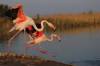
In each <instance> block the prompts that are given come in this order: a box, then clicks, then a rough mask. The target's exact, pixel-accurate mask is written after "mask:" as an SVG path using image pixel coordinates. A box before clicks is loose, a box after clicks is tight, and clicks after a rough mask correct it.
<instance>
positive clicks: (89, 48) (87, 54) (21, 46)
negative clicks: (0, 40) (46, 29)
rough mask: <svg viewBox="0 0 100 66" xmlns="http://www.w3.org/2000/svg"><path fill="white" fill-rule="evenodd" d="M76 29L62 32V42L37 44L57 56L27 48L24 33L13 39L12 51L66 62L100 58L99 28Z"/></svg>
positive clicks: (3, 47) (2, 47)
mask: <svg viewBox="0 0 100 66" xmlns="http://www.w3.org/2000/svg"><path fill="white" fill-rule="evenodd" d="M75 31H76V32H75ZM75 31H73V32H71V31H70V32H65V33H61V37H62V41H61V42H58V41H54V42H43V43H42V44H41V45H37V46H35V47H37V48H40V47H41V48H42V49H43V50H47V51H49V52H51V53H52V54H54V55H56V57H51V56H48V55H45V54H41V53H40V52H39V51H37V50H33V49H31V48H29V49H27V50H26V49H25V45H26V42H27V41H28V38H27V36H25V34H23V33H22V34H21V35H20V36H18V37H17V38H16V39H15V41H13V43H12V46H11V47H10V48H11V49H10V51H11V52H15V53H17V54H27V55H38V56H41V57H44V58H46V59H51V60H56V61H60V62H64V63H70V62H72V61H82V60H95V59H96V58H100V52H99V50H100V48H99V47H100V31H99V30H98V28H95V29H94V28H87V29H78V30H75ZM6 49H7V48H6ZM0 51H1V52H4V51H5V44H0Z"/></svg>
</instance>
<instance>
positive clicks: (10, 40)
mask: <svg viewBox="0 0 100 66" xmlns="http://www.w3.org/2000/svg"><path fill="white" fill-rule="evenodd" d="M20 32H21V31H18V32H17V33H16V34H15V35H14V36H12V37H11V38H10V39H9V40H8V45H9V44H11V42H12V40H13V39H14V38H15V37H16V36H17V35H18V34H19V33H20Z"/></svg>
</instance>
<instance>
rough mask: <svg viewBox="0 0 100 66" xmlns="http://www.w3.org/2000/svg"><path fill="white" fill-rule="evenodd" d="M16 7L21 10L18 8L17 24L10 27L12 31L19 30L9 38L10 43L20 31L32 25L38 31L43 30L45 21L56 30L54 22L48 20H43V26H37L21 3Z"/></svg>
mask: <svg viewBox="0 0 100 66" xmlns="http://www.w3.org/2000/svg"><path fill="white" fill-rule="evenodd" d="M16 8H17V9H19V10H18V14H17V18H16V19H14V20H13V23H14V24H15V25H14V27H12V28H11V29H10V31H9V32H12V31H14V30H18V32H17V33H16V34H15V35H13V37H11V38H10V39H9V40H8V43H10V42H11V41H12V40H13V39H14V38H15V37H16V36H17V35H18V34H19V33H20V32H22V31H23V30H24V31H25V28H26V27H28V26H30V25H32V26H33V27H34V29H35V30H36V31H43V30H44V25H43V24H44V23H46V24H47V25H48V26H49V27H50V28H53V29H54V30H55V29H56V27H55V26H54V25H53V24H52V23H50V22H48V21H47V20H42V21H41V28H37V26H36V24H35V21H34V20H33V19H32V18H30V17H28V16H26V15H25V14H24V13H23V10H22V5H21V4H17V6H16V7H13V9H16Z"/></svg>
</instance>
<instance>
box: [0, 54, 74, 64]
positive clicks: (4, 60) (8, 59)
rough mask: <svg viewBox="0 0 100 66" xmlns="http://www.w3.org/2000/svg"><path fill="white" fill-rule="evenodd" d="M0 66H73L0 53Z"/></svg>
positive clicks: (38, 58) (37, 58)
mask: <svg viewBox="0 0 100 66" xmlns="http://www.w3.org/2000/svg"><path fill="white" fill-rule="evenodd" d="M0 66H73V65H71V64H64V63H60V62H56V61H51V60H45V59H43V58H40V57H38V56H26V55H17V54H15V53H0Z"/></svg>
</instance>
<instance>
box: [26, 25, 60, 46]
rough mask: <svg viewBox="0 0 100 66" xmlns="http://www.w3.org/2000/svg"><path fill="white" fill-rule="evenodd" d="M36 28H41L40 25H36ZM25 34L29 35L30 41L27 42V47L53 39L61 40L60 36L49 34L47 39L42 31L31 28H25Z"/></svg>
mask: <svg viewBox="0 0 100 66" xmlns="http://www.w3.org/2000/svg"><path fill="white" fill-rule="evenodd" d="M36 25H37V27H38V28H41V24H36ZM26 32H27V33H28V34H29V35H30V41H28V42H27V44H28V47H31V46H33V45H37V44H39V43H41V42H44V41H50V42H51V41H53V40H54V39H57V40H59V41H60V40H61V38H60V36H59V35H57V34H54V33H53V34H51V35H50V36H49V37H48V36H46V34H45V33H44V32H43V31H36V30H35V29H34V28H33V26H29V27H27V28H26ZM32 36H34V37H32Z"/></svg>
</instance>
